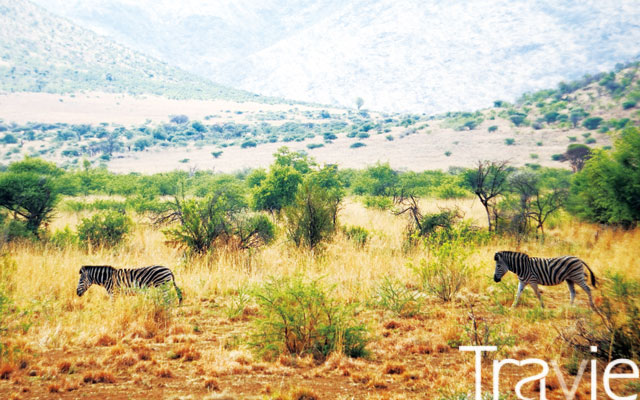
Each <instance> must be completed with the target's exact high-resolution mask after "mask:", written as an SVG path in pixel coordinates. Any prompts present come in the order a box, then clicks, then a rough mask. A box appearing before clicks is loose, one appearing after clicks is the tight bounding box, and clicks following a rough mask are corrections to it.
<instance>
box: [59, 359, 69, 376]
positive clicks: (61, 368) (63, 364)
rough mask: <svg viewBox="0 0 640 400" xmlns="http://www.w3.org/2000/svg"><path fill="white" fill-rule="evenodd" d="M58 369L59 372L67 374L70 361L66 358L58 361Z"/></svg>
mask: <svg viewBox="0 0 640 400" xmlns="http://www.w3.org/2000/svg"><path fill="white" fill-rule="evenodd" d="M58 371H60V373H61V374H68V373H69V371H71V362H70V361H67V360H64V361H60V362H59V363H58Z"/></svg>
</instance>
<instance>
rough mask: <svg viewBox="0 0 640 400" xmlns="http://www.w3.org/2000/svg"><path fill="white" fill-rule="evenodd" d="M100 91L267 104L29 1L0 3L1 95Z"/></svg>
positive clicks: (18, 0) (9, 0)
mask: <svg viewBox="0 0 640 400" xmlns="http://www.w3.org/2000/svg"><path fill="white" fill-rule="evenodd" d="M96 90H98V91H104V92H114V93H129V94H157V95H163V96H166V97H171V98H195V99H233V100H237V101H244V100H248V99H252V100H254V101H267V100H268V99H266V98H261V97H259V96H255V95H253V94H251V93H248V92H244V91H241V90H235V89H231V88H227V87H224V86H220V85H217V84H214V83H212V82H211V81H208V80H206V79H203V78H199V77H197V76H195V75H192V74H189V73H186V72H184V71H181V70H179V69H177V68H173V67H170V66H168V65H167V64H165V63H162V62H159V61H156V60H154V59H151V58H149V57H147V56H144V55H142V54H140V53H137V52H135V51H132V50H130V49H127V48H125V47H123V46H120V45H117V44H115V43H113V42H112V41H110V40H107V39H105V38H103V37H100V36H98V35H96V34H94V33H93V32H91V31H89V30H86V29H82V28H79V27H78V26H76V25H73V24H72V23H70V22H69V21H67V20H65V19H63V18H60V17H56V16H54V15H52V14H50V13H49V12H47V11H45V10H44V9H42V8H40V7H38V6H36V5H34V4H33V3H31V2H29V1H27V0H2V1H0V92H3V91H4V92H22V91H26V92H47V93H74V92H80V91H96Z"/></svg>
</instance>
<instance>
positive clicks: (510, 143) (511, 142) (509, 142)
mask: <svg viewBox="0 0 640 400" xmlns="http://www.w3.org/2000/svg"><path fill="white" fill-rule="evenodd" d="M504 144H506V145H507V146H513V145H514V144H516V140H515V139H514V138H506V139H505V140H504Z"/></svg>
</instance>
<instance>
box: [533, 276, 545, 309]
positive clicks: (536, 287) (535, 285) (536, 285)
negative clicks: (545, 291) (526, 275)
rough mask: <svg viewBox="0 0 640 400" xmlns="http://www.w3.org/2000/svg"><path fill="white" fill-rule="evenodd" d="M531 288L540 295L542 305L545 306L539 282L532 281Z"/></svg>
mask: <svg viewBox="0 0 640 400" xmlns="http://www.w3.org/2000/svg"><path fill="white" fill-rule="evenodd" d="M531 288H532V289H533V291H534V292H535V293H536V296H538V300H540V307H542V308H544V303H543V302H542V296H541V295H540V289H538V284H537V283H535V282H531Z"/></svg>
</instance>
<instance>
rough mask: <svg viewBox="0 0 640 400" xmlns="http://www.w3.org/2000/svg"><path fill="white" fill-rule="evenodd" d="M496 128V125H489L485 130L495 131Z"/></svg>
mask: <svg viewBox="0 0 640 400" xmlns="http://www.w3.org/2000/svg"><path fill="white" fill-rule="evenodd" d="M497 130H498V125H491V126H490V127H488V128H487V131H489V132H495V131H497Z"/></svg>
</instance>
